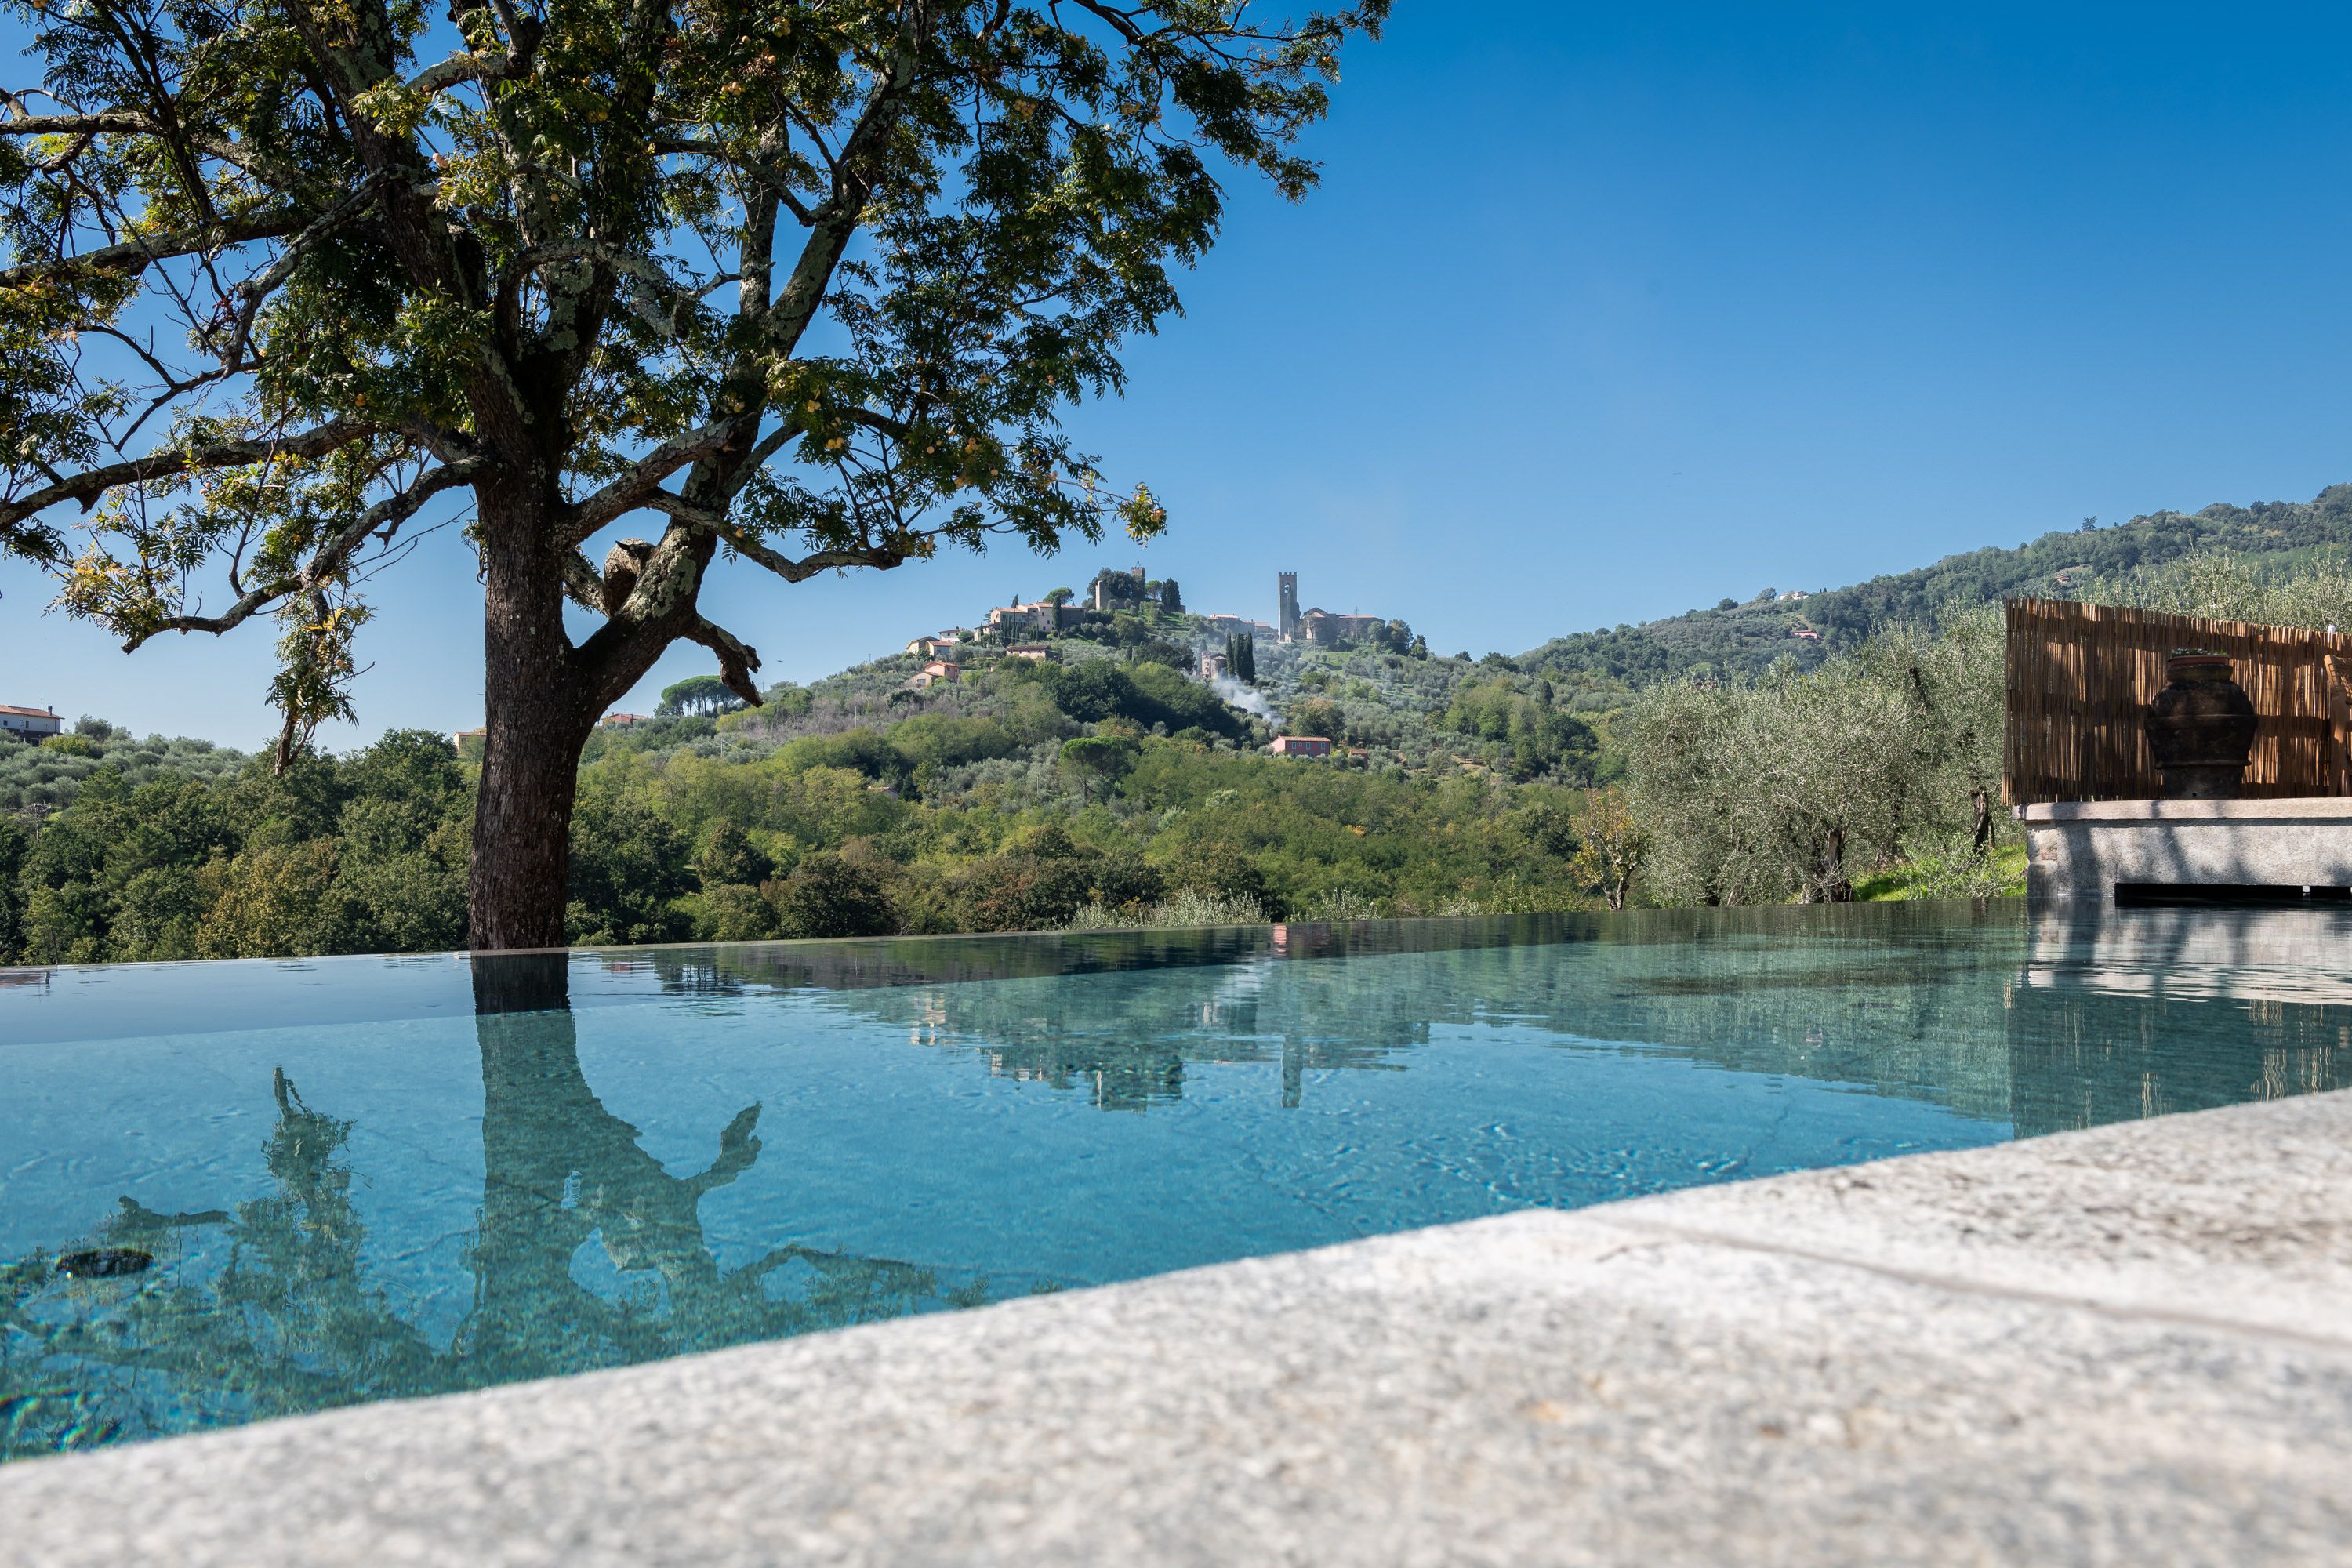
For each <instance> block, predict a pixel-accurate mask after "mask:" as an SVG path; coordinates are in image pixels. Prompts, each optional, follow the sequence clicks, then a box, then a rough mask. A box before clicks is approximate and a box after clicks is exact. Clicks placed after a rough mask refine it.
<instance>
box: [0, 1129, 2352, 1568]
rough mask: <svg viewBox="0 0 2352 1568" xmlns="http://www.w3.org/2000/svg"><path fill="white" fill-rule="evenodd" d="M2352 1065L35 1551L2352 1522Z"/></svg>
mask: <svg viewBox="0 0 2352 1568" xmlns="http://www.w3.org/2000/svg"><path fill="white" fill-rule="evenodd" d="M2347 1433H2352V1092H2347V1093H2338V1094H2329V1095H2314V1096H2307V1097H2304V1098H2300V1099H2294V1100H2282V1101H2275V1102H2272V1103H2267V1104H2259V1105H2250V1106H2241V1107H2236V1108H2232V1109H2230V1110H2216V1111H2208V1112H2203V1113H2200V1114H2196V1115H2189V1116H2173V1117H2163V1118H2158V1119H2156V1120H2153V1121H2140V1122H2132V1123H2126V1124H2123V1125H2118V1126H2111V1127H2105V1128H2100V1129H2096V1130H2094V1131H2087V1132H2077V1133H2066V1134H2061V1135H2059V1136H2055V1137H2051V1138H2043V1139H2038V1140H2033V1141H2030V1142H2019V1143H2010V1144H2003V1145H1999V1146H1996V1147H1993V1148H1988V1149H1979V1150H1972V1151H1968V1152H1958V1153H1945V1154H1931V1155H1923V1156H1918V1157H1915V1158H1910V1159H1904V1160H1893V1161H1884V1162H1880V1163H1874V1164H1868V1165H1860V1166H1853V1167H1848V1168H1845V1169H1842V1170H1833V1171H1821V1172H1809V1173H1801V1174H1798V1175H1791V1176H1783V1177H1777V1178H1774V1179H1771V1180H1767V1181H1758V1182H1752V1183H1746V1184H1733V1185H1727V1186H1717V1187H1708V1188H1701V1189H1696V1190H1693V1191H1688V1192H1682V1193H1676V1194H1669V1195H1667V1196H1664V1197H1658V1198H1647V1199H1642V1200H1638V1201H1635V1202H1631V1203H1622V1204H1614V1205H1606V1206H1604V1207H1600V1208H1592V1209H1584V1210H1580V1211H1575V1212H1570V1213H1536V1214H1523V1215H1511V1216H1507V1217H1505V1218H1501V1219H1493V1220H1483V1221H1478V1222H1475V1223H1473V1224H1469V1225H1460V1226H1444V1227H1440V1228H1437V1229H1433V1230H1424V1231H1418V1232H1412V1233H1409V1234H1406V1235H1402V1236H1392V1237H1380V1238H1377V1239H1373V1240H1369V1241H1364V1242H1359V1243H1355V1244H1352V1245H1349V1246H1345V1247H1329V1248H1325V1249H1322V1250H1319V1251H1315V1252H1306V1253H1294V1254H1290V1255H1287V1256H1283V1257H1276V1258H1258V1259H1253V1260H1250V1261H1246V1262H1241V1263H1234V1264H1227V1265H1223V1266H1220V1267H1217V1268H1202V1269H1195V1270H1192V1271H1189V1272H1186V1273H1181V1274H1173V1275H1166V1276H1162V1277H1160V1278H1158V1279H1147V1280H1141V1281H1139V1282H1136V1283H1133V1284H1128V1285H1118V1286H1111V1287H1108V1288H1105V1289H1095V1290H1085V1291H1075V1292H1071V1293H1069V1294H1067V1295H1062V1296H1054V1297H1045V1298H1036V1299H1031V1300H1021V1301H1015V1302H1010V1303H1006V1304H1003V1305H1001V1306H994V1307H988V1308H982V1309H980V1310H974V1311H969V1312H961V1313H955V1314H949V1315H942V1316H935V1317H928V1318H919V1319H911V1320H903V1321H896V1322H890V1323H882V1324H877V1325H873V1326H871V1327H866V1328H859V1329H852V1330H848V1331H843V1332H839V1333H833V1334H824V1335H817V1336H814V1337H811V1338H806V1339H800V1340H792V1341H785V1342H778V1343H772V1344H765V1345H755V1346H748V1347H743V1348H739V1349H735V1350H730V1351H722V1352H714V1353H711V1354H708V1355H699V1356H689V1357H685V1358H681V1359H679V1360H676V1361H670V1362H663V1363H654V1364H651V1365H646V1366H639V1367H632V1368H627V1369H625V1370H620V1371H615V1372H609V1373H593V1374H590V1375H586V1376H581V1377H574V1378H565V1379H558V1380H553V1381H549V1382H542V1383H532V1384H515V1385H511V1386H509V1387H505V1388H499V1389H493V1390H489V1391H487V1392H484V1393H478V1394H457V1395H453V1396H448V1397H445V1398H438V1399H430V1400H421V1401H416V1402H413V1403H406V1404H389V1405H368V1406H363V1407H361V1408H357V1409H352V1410H345V1411H338V1412H333V1413H330V1414H326V1415H312V1416H304V1417H300V1418H297V1419H292V1420H286V1421H278V1422H271V1423H266V1424H263V1425H260V1426H251V1427H247V1428H244V1429H242V1430H237V1431H232V1432H225V1433H220V1434H215V1435H208V1436H197V1437H184V1438H178V1439H173V1440H171V1441H166V1442H160V1443H151V1444H144V1445H139V1446H134V1447H124V1448H120V1449H115V1450H111V1451H108V1452H104V1453H99V1454H92V1455H87V1456H80V1457H76V1458H63V1459H47V1460H37V1461H34V1462H30V1463H22V1464H16V1465H12V1466H9V1467H7V1468H5V1469H0V1562H5V1563H12V1564H13V1563H26V1564H34V1563H38V1564H42V1565H43V1568H68V1565H72V1564H82V1563H89V1564H100V1563H103V1564H108V1565H110V1568H112V1565H118V1564H121V1563H147V1564H154V1563H187V1564H207V1565H209V1564H223V1565H226V1564H232V1563H234V1564H238V1565H240V1568H245V1565H261V1564H275V1563H372V1564H373V1563H489V1564H501V1565H505V1564H518V1565H520V1564H534V1565H536V1564H549V1565H553V1564H559V1563H562V1564H606V1563H611V1564H622V1563H628V1564H640V1563H694V1564H712V1565H718V1564H753V1563H786V1562H790V1563H1006V1564H1013V1563H1020V1564H1052V1563H1138V1562H1139V1563H1203V1564H1207V1563H1219V1564H1222V1563H1242V1562H1247V1563H1299V1564H1328V1563H1432V1564H1434V1563H1645V1564H1646V1563H1731V1562H1738V1563H1912V1562H1936V1563H1946V1562H1965V1563H1979V1562H2034V1563H2040V1562H2062V1561H2063V1562H2101V1563H2104V1562H2116V1563H2135V1564H2138V1563H2238V1562H2257V1561H2329V1560H2333V1561H2345V1560H2347V1557H2352V1487H2347V1484H2346V1483H2347V1480H2352V1457H2347V1445H2346V1443H2345V1438H2346V1436H2347Z"/></svg>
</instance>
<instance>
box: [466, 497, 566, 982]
mask: <svg viewBox="0 0 2352 1568" xmlns="http://www.w3.org/2000/svg"><path fill="white" fill-rule="evenodd" d="M481 517H482V555H483V564H484V580H483V605H482V615H483V620H482V678H483V688H482V699H483V702H484V717H485V721H486V723H487V726H488V732H487V733H486V735H485V736H484V738H483V752H482V782H481V789H480V793H479V795H478V798H477V800H476V803H475V807H474V861H473V875H472V879H471V881H470V883H469V884H468V887H467V897H466V915H467V933H468V934H467V945H468V946H469V947H471V948H472V949H473V950H474V951H475V952H498V951H500V950H502V949H509V948H531V947H562V946H563V945H564V934H563V909H564V904H565V902H566V901H567V898H568V895H569V891H570V885H571V877H572V798H573V796H574V795H575V794H576V793H577V792H578V788H579V775H580V749H581V748H582V747H583V746H584V745H585V744H587V742H588V736H589V733H590V731H592V730H593V729H594V727H595V723H596V717H597V715H596V711H595V706H594V704H593V702H589V701H585V700H583V697H582V695H581V693H580V692H579V691H578V690H577V685H578V681H577V679H576V674H575V671H574V669H573V668H572V665H573V658H572V645H571V641H570V639H569V638H568V637H566V636H565V635H564V630H563V586H562V584H563V577H562V561H561V559H560V557H559V556H558V555H557V553H556V552H555V550H554V549H553V547H552V535H553V528H552V520H551V518H549V517H548V516H547V515H546V513H545V510H543V508H542V507H541V505H539V504H535V502H534V501H533V500H532V499H531V498H527V497H516V496H512V495H505V496H498V497H495V498H494V497H493V496H491V495H484V496H483V497H482V507H481Z"/></svg>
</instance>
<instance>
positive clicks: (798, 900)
mask: <svg viewBox="0 0 2352 1568" xmlns="http://www.w3.org/2000/svg"><path fill="white" fill-rule="evenodd" d="M762 891H763V892H764V893H765V895H766V897H767V900H768V902H769V903H770V904H771V905H772V907H773V908H774V910H775V913H776V929H777V931H778V932H779V933H780V934H782V935H784V936H789V937H820V936H884V935H887V934H888V933H889V932H891V931H897V930H898V909H897V907H896V905H895V904H893V902H892V901H891V898H890V888H889V882H888V879H887V877H886V876H885V874H884V873H883V872H882V870H881V869H880V868H877V867H876V866H874V865H873V864H871V863H870V862H868V861H866V860H863V859H853V858H849V857H847V856H844V855H835V854H832V853H821V854H815V855H811V856H808V857H806V858H803V860H802V861H801V863H800V864H799V865H797V866H795V867H793V874H792V875H791V876H790V877H787V878H786V879H784V880H782V882H772V883H770V884H769V885H768V886H767V888H766V889H762Z"/></svg>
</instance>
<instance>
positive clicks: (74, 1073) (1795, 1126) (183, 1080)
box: [0, 903, 2352, 1458]
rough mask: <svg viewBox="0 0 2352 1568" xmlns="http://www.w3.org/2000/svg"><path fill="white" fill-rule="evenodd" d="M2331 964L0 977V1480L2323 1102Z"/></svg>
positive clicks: (685, 956) (1561, 953) (1537, 931)
mask: <svg viewBox="0 0 2352 1568" xmlns="http://www.w3.org/2000/svg"><path fill="white" fill-rule="evenodd" d="M2347 976H2352V920H2347V918H2345V917H2339V916H2336V915H2332V914H2329V913H2326V912H2324V911H2312V912H2303V911H2295V912H2292V913H2279V914H2268V915H2264V914H2247V913H2216V914H2196V913H2188V912H2184V911H2178V910H2165V911H2147V912H2146V913H2144V914H2133V915H2129V916H2109V917H2107V918H2106V919H2105V921H2098V922H2094V923H2089V924H2065V923H2059V922H2047V921H2045V922H2042V923H2039V924H2037V923H2035V921H2033V920H2032V919H2031V918H2030V917H2029V916H2028V914H2027V912H2026V910H2024V909H2023V908H2022V907H2021V906H2020V905H2017V904H2014V903H2011V904H2005V905H2000V906H1992V907H1969V906H1958V907H1943V908H1935V907H1924V906H1916V905H1911V906H1905V905H1890V906H1866V907H1862V908H1851V909H1843V910H1830V909H1824V910H1763V911H1752V910H1751V911H1707V912H1703V913H1693V912H1682V911H1673V912H1661V913H1657V914H1648V915H1627V916H1620V917H1607V918H1597V917H1596V918H1583V917H1546V918H1527V919H1510V920H1490V921H1403V922H1362V923H1359V924H1353V925H1340V926H1316V927H1304V926H1297V925H1293V926H1289V927H1281V926H1277V927H1274V928H1272V929H1271V930H1269V929H1267V928H1263V927H1258V928H1246V929H1234V930H1225V931H1207V932H1186V933H1168V932H1159V933H1143V934H1106V933H1094V934H1087V935H1084V936H1075V935H1074V936H1065V937H1033V938H940V939H903V940H889V941H876V942H835V943H775V944H764V945H751V946H733V947H724V948H677V949H656V950H639V951H613V952H580V953H575V954H572V955H570V956H569V957H568V958H566V957H564V956H561V955H558V956H555V957H552V958H544V957H542V958H507V959H489V960H481V961H477V962H473V963H468V962H467V960H465V959H462V958H451V957H447V956H442V957H436V958H422V959H326V960H313V961H306V962H299V963H219V964H178V965H144V966H125V967H121V968H115V969H68V970H54V971H16V972H0V1457H5V1458H16V1457H23V1456H26V1455H32V1454H40V1453H49V1452H56V1451H58V1450H63V1449H71V1448H77V1447H89V1446H93V1445H99V1444H104V1443H110V1442H118V1441H124V1440H130V1439H134V1438H140V1437H146V1436H157V1435H161V1434H165V1433H173V1432H184V1431H189V1430H194V1429H199V1428H204V1427H209V1426H223V1425H230V1424H235V1423H238V1422H244V1421H250V1420H255V1419H258V1418H261V1417H265V1416H270V1415H283V1414H289V1413H293V1412H298V1411H305V1410H314V1409H320V1408H323V1407H327V1406H332V1405H347V1404H352V1403H356V1402H360V1401H365V1400H373V1399H387V1398H400V1397H406V1396H411V1395H416V1394H435V1393H440V1392H445V1391H448V1390H454V1389H464V1388H474V1387H480V1386H482V1385H485V1384H496V1383H502V1382H508V1381H511V1380H515V1379H520V1378H530V1377H544V1376H552V1375H560V1374H563V1373H572V1372H578V1371H582V1370H584V1369H587V1368H592V1367H599V1366H610V1365H615V1364H620V1363H630V1362H638V1361H645V1360H648V1359H652V1358H656V1357H660V1356H667V1355H674V1354H678V1353H680V1352H688V1351H695V1350H703V1349H709V1348H712V1347H715V1346H719V1345H726V1344H733V1343H738V1342H743V1341H748V1340H758V1339H766V1338H773V1337H778V1336H782V1335H788V1334H796V1333H802V1332H806V1331H811V1330H816V1329H824V1328H832V1327H836V1326H839V1325H843V1324H847V1323H856V1322H863V1321H872V1320H876V1319H881V1318H888V1317H894V1316H898V1315H900V1314H904V1313H908V1312H918V1311H927V1310H941V1309H947V1308H953V1307H963V1306H972V1305H978V1304H981V1303H984V1302H988V1301H994V1300H1003V1299H1005V1298H1008V1297H1013V1296H1021V1295H1025V1294H1029V1293H1032V1292H1036V1291H1045V1290H1058V1289H1069V1288H1073V1287H1077V1286H1085V1285H1094V1284H1100V1283H1103V1282H1106V1281H1109V1280H1115V1279H1131V1278H1134V1277H1136V1276H1139V1275H1145V1274H1152V1273H1157V1272H1160V1271H1163V1270H1166V1269H1171V1268H1187V1267H1191V1266H1192V1265H1195V1264H1203V1263H1213V1262H1218V1261H1222V1260H1224V1259H1228V1258H1240V1257H1246V1256H1250V1255H1254V1254H1262V1253H1269V1252H1278V1251H1283V1250H1286V1249H1290V1248H1296V1247H1315V1246H1319V1245H1322V1244H1325V1243H1328V1242H1336V1241H1344V1240H1348V1239H1349V1238H1351V1237H1361V1236H1369V1235H1374V1234H1377V1233H1380V1232H1384V1231H1393V1230H1400V1229H1403V1228H1407V1227H1410V1226H1424V1225H1433V1224H1439V1223H1443V1222H1445V1221H1451V1220H1461V1219H1469V1218H1473V1217H1475V1216H1477V1215H1489V1214H1496V1213H1500V1212H1503V1211H1506V1210H1510V1209H1517V1208H1523V1207H1528V1206H1532V1205H1549V1206H1559V1207H1567V1206H1574V1205H1583V1204H1592V1203H1601V1202H1606V1201H1608V1200H1610V1199H1612V1198H1622V1197H1629V1196H1633V1195H1635V1194H1643V1193H1654V1192H1662V1191H1665V1190H1668V1189H1671V1188H1675V1187H1684V1186H1689V1185H1693V1184H1699V1183H1706V1182H1718V1181H1727V1180H1732V1179H1736V1178H1740V1177H1748V1176H1759V1175H1766V1174H1769V1173H1774V1172H1780V1171H1790V1170H1799V1169H1803V1168H1806V1167H1811V1166H1822V1165H1832V1164H1842V1163H1850V1162H1854V1161H1861V1160H1872V1159H1879V1158H1883V1157H1885V1156H1888V1155H1894V1154H1904V1153H1910V1152H1917V1151H1923V1150H1931V1149H1951V1148H1959V1147H1964V1146H1968V1145H1972V1144H1980V1143H1990V1142H1998V1141H2000V1140H2003V1139H2008V1138H2013V1137H2021V1136H2027V1135H2031V1134H2033V1133H2039V1132H2045V1131H2056V1130H2060V1129H2064V1128H2071V1127H2080V1126H2087V1125H2091V1124H2093V1123H2096V1122H2102V1121H2115V1120H2119V1119H2123V1118H2128V1117H2137V1116H2145V1115H2150V1114H2156V1113H2160V1112H2164V1111H2171V1110H2194V1109H2200V1108H2203V1107H2207V1106H2212V1105H2221V1104H2226V1103H2230V1102H2232V1101H2237V1100H2250V1099H2258V1098H2268V1097H2273V1096H2278V1095H2284V1094H2293V1093H2298V1092H2304V1091H2308V1090H2314V1089H2334V1088H2338V1087H2342V1086H2344V1085H2345V1084H2347V1082H2352V979H2347Z"/></svg>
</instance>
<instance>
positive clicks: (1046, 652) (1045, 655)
mask: <svg viewBox="0 0 2352 1568" xmlns="http://www.w3.org/2000/svg"><path fill="white" fill-rule="evenodd" d="M1004 657H1005V658H1025V659H1029V660H1031V661H1033V662H1035V663H1040V664H1042V663H1044V662H1045V660H1046V659H1049V658H1053V657H1054V650H1053V649H1052V648H1050V647H1046V646H1045V644H1044V643H1041V642H1017V643H1014V644H1013V646H1012V647H1008V648H1006V649H1005V650H1004Z"/></svg>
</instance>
